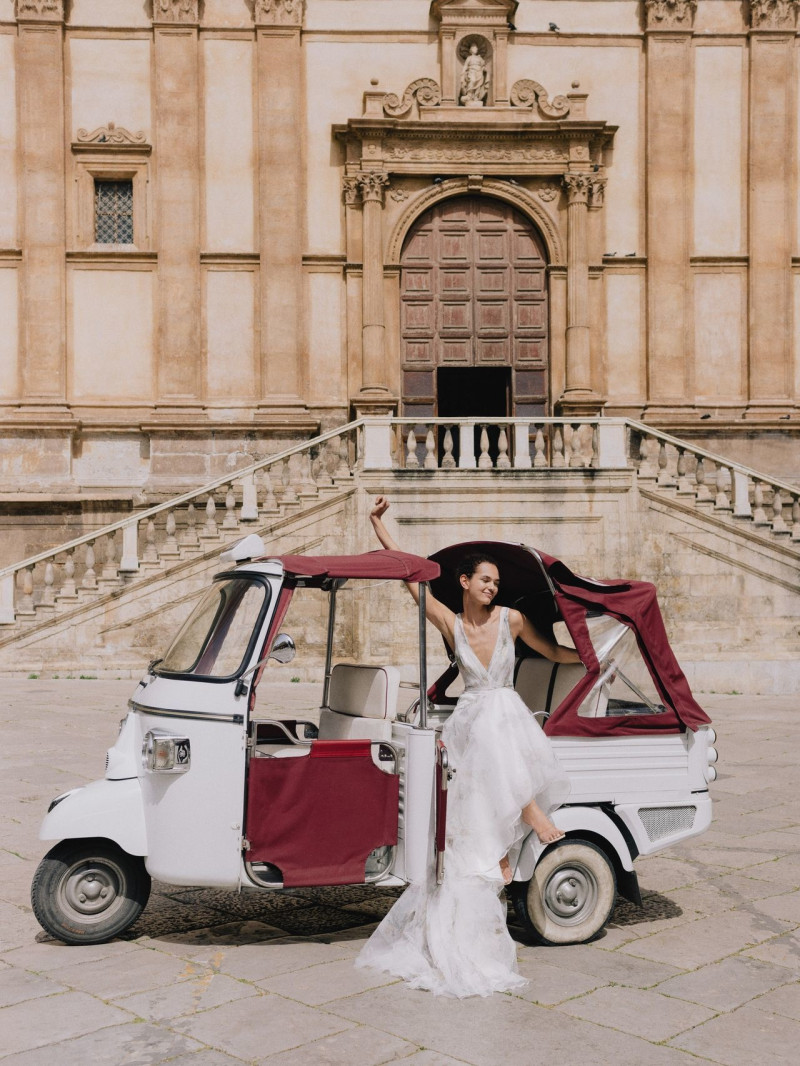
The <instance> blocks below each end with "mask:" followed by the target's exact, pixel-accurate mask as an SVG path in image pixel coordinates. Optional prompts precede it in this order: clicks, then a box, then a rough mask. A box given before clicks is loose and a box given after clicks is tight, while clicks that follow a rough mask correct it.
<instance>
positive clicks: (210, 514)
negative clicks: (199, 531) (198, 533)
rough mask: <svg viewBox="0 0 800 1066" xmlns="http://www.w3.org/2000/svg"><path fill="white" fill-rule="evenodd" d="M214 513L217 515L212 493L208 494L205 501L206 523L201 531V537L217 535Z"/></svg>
mask: <svg viewBox="0 0 800 1066" xmlns="http://www.w3.org/2000/svg"><path fill="white" fill-rule="evenodd" d="M216 513H217V505H216V504H215V503H214V493H213V492H210V493H209V494H208V499H207V500H206V523H205V527H204V529H203V536H204V537H216V535H217V520H216V517H215V516H216Z"/></svg>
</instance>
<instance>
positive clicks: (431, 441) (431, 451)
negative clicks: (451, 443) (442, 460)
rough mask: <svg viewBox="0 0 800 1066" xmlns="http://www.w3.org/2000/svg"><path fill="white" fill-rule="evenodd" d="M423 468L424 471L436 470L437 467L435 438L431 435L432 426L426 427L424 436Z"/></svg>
mask: <svg viewBox="0 0 800 1066" xmlns="http://www.w3.org/2000/svg"><path fill="white" fill-rule="evenodd" d="M423 466H424V468H425V469H426V470H436V469H437V467H438V466H439V464H438V462H437V461H436V438H435V437H434V435H433V426H429V427H428V432H427V433H426V434H425V459H424V461H423Z"/></svg>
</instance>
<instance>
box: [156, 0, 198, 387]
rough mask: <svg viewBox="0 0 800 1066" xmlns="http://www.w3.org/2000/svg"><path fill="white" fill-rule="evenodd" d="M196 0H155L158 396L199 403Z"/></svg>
mask: <svg viewBox="0 0 800 1066" xmlns="http://www.w3.org/2000/svg"><path fill="white" fill-rule="evenodd" d="M198 7H199V4H198V0H153V38H154V57H155V129H156V145H157V151H158V167H157V170H156V204H157V206H156V215H157V220H158V222H157V227H158V228H157V234H158V236H157V245H158V346H157V360H158V403H159V406H161V407H167V408H172V407H177V408H183V407H187V406H188V407H193V406H196V405H198V404H199V402H200V388H201V375H200V111H199V105H200V85H199V42H198V21H199V12H198Z"/></svg>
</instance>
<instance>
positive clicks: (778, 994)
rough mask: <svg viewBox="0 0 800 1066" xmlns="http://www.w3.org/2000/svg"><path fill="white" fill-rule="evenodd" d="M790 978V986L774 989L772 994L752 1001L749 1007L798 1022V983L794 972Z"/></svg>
mask: <svg viewBox="0 0 800 1066" xmlns="http://www.w3.org/2000/svg"><path fill="white" fill-rule="evenodd" d="M792 977H793V978H794V980H793V981H792V983H791V984H787V985H784V986H783V987H782V988H776V989H775V990H774V991H773V992H767V994H766V995H765V996H761V997H760V998H759V999H754V1000H753V1002H752V1003H751V1004H750V1006H751V1007H755V1008H756V1009H757V1010H763V1011H766V1012H767V1013H768V1014H783V1015H784V1016H785V1017H787V1018H794V1020H795V1021H796V1022H800V983H798V981H797V980H796V978H797V971H796V970H795V971H794V972H793V973H792Z"/></svg>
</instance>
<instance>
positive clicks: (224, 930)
mask: <svg viewBox="0 0 800 1066" xmlns="http://www.w3.org/2000/svg"><path fill="white" fill-rule="evenodd" d="M283 935H284V933H283V930H282V929H276V928H275V926H274V925H267V924H266V923H265V922H252V921H249V922H222V923H220V924H219V925H213V926H207V927H205V928H203V929H192V930H189V931H187V932H185V933H168V934H166V935H165V936H164V937H161V938H158V940H157V941H156V942H157V943H161V944H167V943H170V944H174V945H177V946H181V945H183V946H187V947H194V946H199V947H211V946H213V947H216V948H225V947H234V946H236V945H237V944H262V943H264V942H266V941H269V940H273V939H275V937H279V936H283Z"/></svg>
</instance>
